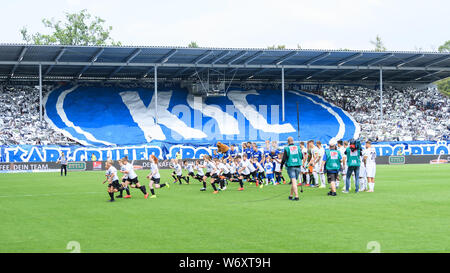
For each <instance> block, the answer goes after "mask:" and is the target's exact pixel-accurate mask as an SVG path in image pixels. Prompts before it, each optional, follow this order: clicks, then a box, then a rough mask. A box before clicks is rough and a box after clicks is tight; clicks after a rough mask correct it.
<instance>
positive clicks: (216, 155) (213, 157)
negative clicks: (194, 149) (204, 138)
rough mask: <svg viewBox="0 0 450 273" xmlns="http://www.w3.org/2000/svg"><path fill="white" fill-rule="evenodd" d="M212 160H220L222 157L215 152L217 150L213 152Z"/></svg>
mask: <svg viewBox="0 0 450 273" xmlns="http://www.w3.org/2000/svg"><path fill="white" fill-rule="evenodd" d="M211 157H212V159H216V158H217V159H220V158H221V157H222V155H221V154H219V153H218V152H217V150H213V154H212V156H211Z"/></svg>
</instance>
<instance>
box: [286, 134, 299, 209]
mask: <svg viewBox="0 0 450 273" xmlns="http://www.w3.org/2000/svg"><path fill="white" fill-rule="evenodd" d="M287 143H288V146H286V147H284V153H283V159H282V160H281V169H283V165H284V164H286V166H287V173H288V175H289V178H290V179H291V194H290V195H289V200H293V201H298V200H299V199H298V189H297V179H298V177H299V175H300V172H301V169H300V166H301V165H302V164H303V161H304V158H303V154H302V149H301V148H300V147H299V146H297V145H295V144H294V139H293V138H292V137H288V139H287ZM294 194H295V198H294V197H293V195H294Z"/></svg>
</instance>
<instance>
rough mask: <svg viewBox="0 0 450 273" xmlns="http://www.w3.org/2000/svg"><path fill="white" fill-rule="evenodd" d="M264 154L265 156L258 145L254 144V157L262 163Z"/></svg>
mask: <svg viewBox="0 0 450 273" xmlns="http://www.w3.org/2000/svg"><path fill="white" fill-rule="evenodd" d="M262 156H263V153H262V152H261V151H260V150H258V148H257V147H256V145H255V146H253V151H252V157H253V158H256V159H257V160H258V162H259V163H261V161H262Z"/></svg>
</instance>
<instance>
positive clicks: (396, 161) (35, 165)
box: [0, 154, 450, 173]
mask: <svg viewBox="0 0 450 273" xmlns="http://www.w3.org/2000/svg"><path fill="white" fill-rule="evenodd" d="M188 161H189V160H188ZM376 161H377V164H379V165H401V164H446V163H449V162H450V155H449V154H447V155H440V156H436V155H407V156H380V157H378V158H377V159H376ZM105 162H106V161H81V162H69V163H68V166H67V169H68V171H69V172H71V171H105V170H106V165H105ZM169 163H170V161H169V160H160V161H158V165H159V168H160V169H169ZM114 165H115V167H116V168H118V169H119V168H120V166H119V163H118V162H117V161H115V162H114ZM133 166H134V169H135V170H148V169H150V161H147V160H134V161H133ZM59 171H60V165H59V164H56V162H15V163H0V173H26V172H28V173H37V172H59Z"/></svg>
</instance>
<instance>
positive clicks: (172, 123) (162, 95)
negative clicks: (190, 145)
mask: <svg viewBox="0 0 450 273" xmlns="http://www.w3.org/2000/svg"><path fill="white" fill-rule="evenodd" d="M120 96H121V97H122V100H123V102H124V103H125V105H127V107H128V109H129V110H130V114H131V116H132V117H133V120H134V121H135V122H136V123H137V124H138V126H139V128H141V130H142V131H144V134H145V138H146V140H147V141H149V142H150V140H151V139H156V140H164V139H166V136H165V135H164V133H163V132H162V129H161V127H160V126H159V125H157V124H156V121H157V122H158V124H162V125H164V126H166V127H167V128H169V129H170V130H172V131H175V132H177V133H178V134H179V135H181V136H182V137H183V138H185V139H192V138H194V139H195V138H205V137H206V134H205V133H203V132H202V131H201V130H197V129H194V128H191V127H189V126H187V125H186V123H184V122H183V121H181V120H180V119H179V118H178V117H177V116H175V115H174V114H172V113H170V112H169V110H168V108H169V103H170V98H171V97H172V91H167V92H159V93H158V116H157V119H156V117H155V112H154V109H155V97H152V101H151V102H150V105H149V106H148V107H145V105H144V103H143V102H142V100H141V98H140V97H139V94H138V92H135V91H127V92H120ZM153 130H156V131H155V132H154V131H153Z"/></svg>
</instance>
